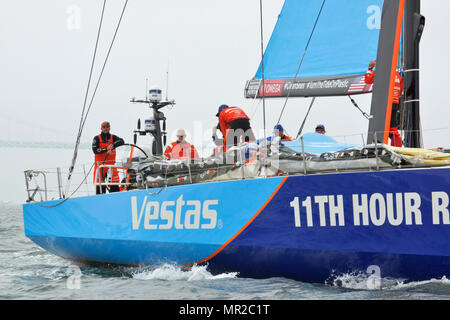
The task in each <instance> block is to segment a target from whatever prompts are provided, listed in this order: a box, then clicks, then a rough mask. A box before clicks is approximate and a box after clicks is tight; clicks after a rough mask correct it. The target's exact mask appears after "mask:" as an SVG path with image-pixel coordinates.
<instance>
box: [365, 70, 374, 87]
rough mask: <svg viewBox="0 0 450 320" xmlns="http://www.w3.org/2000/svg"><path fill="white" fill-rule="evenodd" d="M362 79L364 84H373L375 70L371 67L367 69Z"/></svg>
mask: <svg viewBox="0 0 450 320" xmlns="http://www.w3.org/2000/svg"><path fill="white" fill-rule="evenodd" d="M364 81H365V82H366V84H373V83H374V81H375V71H373V69H369V70H367V72H366V74H365V75H364Z"/></svg>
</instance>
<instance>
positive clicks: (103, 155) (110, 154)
mask: <svg viewBox="0 0 450 320" xmlns="http://www.w3.org/2000/svg"><path fill="white" fill-rule="evenodd" d="M110 130H111V125H110V123H109V122H108V121H104V122H102V125H101V131H102V132H101V133H100V134H99V135H97V136H95V137H94V140H93V141H92V151H93V152H94V154H95V167H94V184H95V185H96V188H95V189H96V193H97V194H100V193H106V189H107V188H106V186H101V188H100V186H99V185H98V184H99V183H101V182H104V181H105V178H106V176H107V173H108V171H109V169H108V168H100V169H99V170H98V172H97V168H98V166H100V165H103V164H105V165H114V164H115V163H116V150H115V148H117V147H119V146H121V145H123V144H125V142H124V141H123V139H122V138H119V137H118V136H116V135H113V134H111V133H110ZM96 178H97V179H96ZM111 182H112V183H119V172H118V171H117V169H116V168H113V169H112V181H111ZM109 191H110V192H117V191H120V188H119V186H118V185H112V186H110V188H109Z"/></svg>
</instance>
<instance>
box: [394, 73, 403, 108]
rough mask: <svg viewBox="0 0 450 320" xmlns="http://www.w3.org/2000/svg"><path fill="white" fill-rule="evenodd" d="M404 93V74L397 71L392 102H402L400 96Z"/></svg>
mask: <svg viewBox="0 0 450 320" xmlns="http://www.w3.org/2000/svg"><path fill="white" fill-rule="evenodd" d="M402 93H403V78H402V76H401V75H400V74H399V73H398V72H396V73H395V81H394V93H393V95H392V103H397V104H398V103H400V97H401V96H402Z"/></svg>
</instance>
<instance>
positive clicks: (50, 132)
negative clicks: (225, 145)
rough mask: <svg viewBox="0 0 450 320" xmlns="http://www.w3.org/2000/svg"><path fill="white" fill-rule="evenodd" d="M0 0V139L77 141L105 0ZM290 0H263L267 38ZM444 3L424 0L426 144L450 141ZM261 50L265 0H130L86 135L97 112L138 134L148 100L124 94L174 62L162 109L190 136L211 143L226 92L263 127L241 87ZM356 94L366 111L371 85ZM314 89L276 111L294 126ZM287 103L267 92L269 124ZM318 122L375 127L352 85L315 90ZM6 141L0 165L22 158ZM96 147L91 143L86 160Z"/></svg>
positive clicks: (117, 129)
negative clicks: (337, 93) (345, 91)
mask: <svg viewBox="0 0 450 320" xmlns="http://www.w3.org/2000/svg"><path fill="white" fill-rule="evenodd" d="M0 1H1V4H2V6H1V7H2V9H1V10H0V109H1V110H0V128H1V129H0V130H1V135H0V140H30V141H40V140H46V141H69V142H70V141H74V140H75V135H76V131H77V129H78V124H79V119H80V115H81V109H82V105H83V99H84V93H85V89H86V84H87V79H88V74H89V68H90V63H91V58H92V53H93V49H94V44H95V37H96V31H97V27H98V23H99V18H100V12H101V7H102V3H103V1H101V0H95V1H93V0H72V1H66V0H40V1H34V0H26V1H25V0H0ZM355 1H357V0H355ZM283 2H284V1H283V0H264V31H265V44H267V42H268V40H269V38H270V34H271V32H272V30H273V27H274V25H275V22H276V19H277V16H278V14H279V12H280V9H281V7H282V5H283ZM122 4H123V1H119V0H114V1H108V3H107V7H106V13H105V20H104V29H103V32H102V37H101V39H102V41H101V43H100V47H99V51H98V57H97V64H96V65H97V68H96V69H95V72H94V78H93V79H94V82H95V81H96V79H97V76H98V72H99V70H100V66H101V63H102V62H103V59H104V57H105V54H106V51H107V46H108V45H109V42H110V41H111V38H112V35H113V31H114V27H115V25H116V23H117V20H118V18H119V15H120V10H121V8H122ZM448 12H450V2H449V1H447V0H423V1H422V13H423V14H424V15H425V16H426V18H427V22H426V27H425V33H424V35H423V38H422V42H421V101H422V104H421V107H422V127H423V129H424V131H425V133H424V140H425V145H426V147H436V146H446V147H450V129H447V130H443V131H442V130H441V131H434V129H437V128H450V125H449V119H450V98H449V96H448V95H447V94H446V92H447V91H448V89H447V82H448V79H447V66H446V62H447V58H448V55H449V49H450V44H449V40H448V39H449V37H448V34H450V25H449V24H448ZM357 45H358V43H355V46H357ZM259 62H260V29H259V0H245V1H242V0H227V1H218V0H193V1H183V0H164V1H151V0H130V1H129V3H128V7H127V10H126V13H125V16H124V20H123V22H122V26H121V29H120V30H119V34H118V37H117V39H116V43H115V46H114V48H113V50H112V54H111V56H110V60H109V62H108V65H107V67H106V70H105V73H104V75H103V80H102V82H101V84H100V87H99V90H98V93H97V96H96V98H95V101H94V104H93V107H92V111H91V113H90V115H89V118H88V120H87V122H86V127H85V130H84V134H83V140H84V141H87V142H90V141H91V140H92V137H93V136H94V135H96V134H98V133H99V126H100V123H101V122H102V121H104V120H109V121H110V122H111V124H112V132H113V133H115V134H117V135H119V136H121V137H123V138H124V139H125V140H126V141H127V142H132V130H133V129H134V128H135V126H136V120H137V118H138V117H141V118H145V116H146V111H147V110H146V107H145V106H144V105H138V104H136V105H135V104H131V103H129V100H130V98H132V97H137V98H143V97H144V96H145V79H146V78H149V85H150V86H152V85H160V87H162V89H165V87H166V73H167V71H169V98H170V99H175V100H176V103H177V104H176V106H175V107H174V108H172V109H171V110H165V114H166V116H167V117H168V119H169V120H168V131H169V133H171V134H173V133H174V132H175V131H176V129H178V128H180V127H184V128H186V130H187V131H188V133H189V134H190V136H188V140H191V141H193V142H194V143H196V144H197V145H201V144H203V145H204V146H206V142H207V141H208V139H209V137H210V129H211V127H212V126H213V125H214V124H215V123H216V121H217V118H216V117H215V114H216V112H217V107H218V106H219V105H220V104H228V105H238V106H241V107H243V108H244V110H245V111H246V112H247V113H248V114H249V115H250V116H251V117H252V125H253V127H254V128H255V129H256V131H257V132H259V129H260V128H261V127H262V110H261V105H260V104H258V101H252V100H247V99H244V85H245V82H246V80H249V79H251V78H252V77H253V76H254V74H255V72H256V69H257V67H258V65H259ZM164 95H165V94H164ZM355 100H356V101H357V102H358V103H359V104H360V106H361V107H362V108H363V109H364V110H365V111H366V112H369V111H370V95H367V96H357V97H356V98H355ZM309 101H310V100H309V99H290V100H289V103H288V105H287V108H286V111H285V114H284V116H283V119H282V121H281V122H282V124H283V125H284V126H285V127H286V128H287V131H288V132H289V133H290V134H291V135H295V134H296V132H297V130H298V128H299V127H300V124H301V122H302V120H303V117H304V115H305V113H306V111H307V107H308V105H309ZM283 103H284V99H275V100H270V101H268V102H267V126H268V127H272V126H273V125H274V124H275V123H276V120H277V119H278V116H279V114H280V111H281V107H282V105H283ZM317 123H323V124H325V126H326V128H327V132H328V134H329V135H331V136H343V135H353V134H361V133H366V132H367V127H368V122H367V120H366V119H365V118H364V117H362V115H361V114H360V113H359V112H358V111H357V110H356V109H355V108H354V107H353V106H352V105H351V104H350V103H349V101H348V98H345V97H344V98H321V99H318V100H317V102H316V105H315V106H314V108H313V109H312V112H311V114H310V117H309V120H308V122H307V124H306V127H305V131H311V130H313V129H314V127H315V125H316V124H317ZM194 124H196V128H197V129H194ZM357 139H358V140H357V142H360V141H361V138H359V137H358V138H357ZM169 140H170V139H169ZM141 142H143V140H142V141H141ZM8 150H9V151H8ZM10 150H12V149H5V148H3V149H2V148H0V152H1V153H2V157H1V159H2V160H0V161H1V164H2V167H3V168H5V167H7V165H8V162H10V161H15V160H14V159H16V158H15V157H14V156H13V154H14V152H12V151H10ZM58 152H59V151H57V150H56V151H55V150H53V151H51V152H49V151H48V150H45V149H42V150H33V151H32V153H33V154H34V155H35V157H34V158H35V159H39V163H37V164H36V162H33V157H26V159H21V160H20V161H19V162H20V164H17V163H16V164H15V166H16V167H17V168H15V169H17V170H15V171H17V172H16V173H15V174H16V176H17V177H20V179H22V176H21V175H22V170H23V168H24V167H25V168H33V167H39V168H41V167H46V166H45V165H46V164H47V163H49V164H50V161H46V160H45V159H46V157H47V156H48V157H51V163H52V164H53V163H54V162H56V161H55V160H56V159H58V157H61V162H64V163H62V164H61V165H62V166H68V165H69V164H70V152H61V154H59V153H58ZM19 153H20V152H19ZM63 153H64V154H65V155H64V156H62V154H63ZM90 156H91V155H90V154H89V153H86V155H85V159H84V160H86V159H88V157H90ZM36 161H37V160H36ZM13 171H14V170H13ZM19 174H20V175H19ZM16 176H14V177H16Z"/></svg>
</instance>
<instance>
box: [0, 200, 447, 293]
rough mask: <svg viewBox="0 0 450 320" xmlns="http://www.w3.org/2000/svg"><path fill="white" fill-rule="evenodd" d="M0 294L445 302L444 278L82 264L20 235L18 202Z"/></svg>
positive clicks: (2, 210) (0, 253) (4, 217)
mask: <svg viewBox="0 0 450 320" xmlns="http://www.w3.org/2000/svg"><path fill="white" fill-rule="evenodd" d="M0 241H1V247H0V299H6V300H16V299H27V300H44V299H45V300H46V299H58V300H60V299H63V300H104V299H113V300H118V299H121V300H134V299H140V300H142V299H148V300H161V299H163V300H166V299H167V300H188V299H189V300H411V299H412V300H448V299H450V280H448V279H447V278H442V279H429V280H427V281H420V282H411V283H404V282H403V281H402V280H401V279H381V281H380V282H379V285H378V286H373V285H369V284H370V279H369V278H368V275H366V274H342V275H334V277H332V278H330V281H328V282H327V283H322V284H321V283H316V284H311V283H304V282H299V281H294V280H291V279H285V278H270V279H262V280H261V279H249V278H241V277H239V274H236V273H222V274H215V275H213V274H211V273H210V272H209V271H208V267H207V266H194V267H192V268H191V269H189V270H181V269H180V268H178V267H176V266H172V265H161V266H156V267H152V268H148V267H119V266H106V265H102V266H95V267H93V266H87V265H80V264H74V263H73V262H71V261H68V260H65V259H62V258H59V257H57V256H54V255H52V254H50V253H47V252H46V251H44V250H43V249H41V248H40V247H38V246H37V245H35V244H34V243H33V242H32V241H30V240H29V239H28V238H26V237H25V235H24V229H23V218H22V208H21V205H20V204H15V203H11V202H1V203H0Z"/></svg>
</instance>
